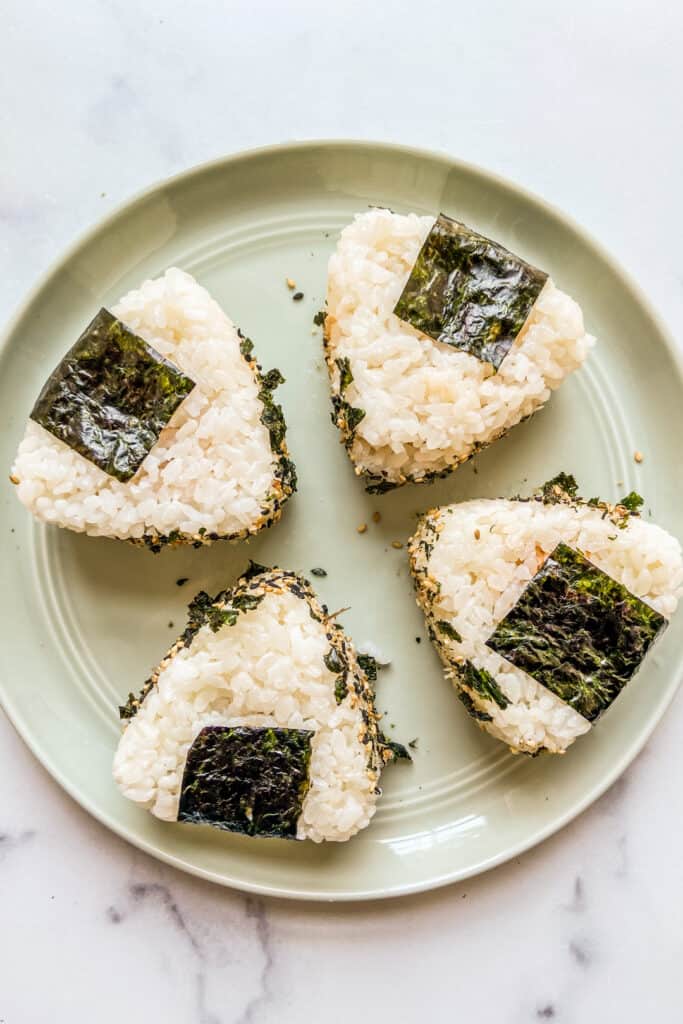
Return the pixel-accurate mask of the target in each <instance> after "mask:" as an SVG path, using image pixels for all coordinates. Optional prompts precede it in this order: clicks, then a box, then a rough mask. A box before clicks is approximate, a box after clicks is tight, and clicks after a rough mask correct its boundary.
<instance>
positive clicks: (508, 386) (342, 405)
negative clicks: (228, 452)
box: [323, 209, 594, 492]
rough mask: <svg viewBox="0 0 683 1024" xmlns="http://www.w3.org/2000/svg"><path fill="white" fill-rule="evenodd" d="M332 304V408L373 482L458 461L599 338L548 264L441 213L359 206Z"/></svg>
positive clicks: (391, 482)
mask: <svg viewBox="0 0 683 1024" xmlns="http://www.w3.org/2000/svg"><path fill="white" fill-rule="evenodd" d="M323 316H324V337H325V354H326V361H327V366H328V370H329V375H330V383H331V390H332V404H333V421H334V422H335V424H336V425H337V427H338V428H339V430H340V432H341V439H342V441H343V443H344V445H345V446H346V449H347V451H348V454H349V456H350V458H351V461H352V463H353V465H354V469H355V472H356V473H357V474H358V475H359V476H362V477H363V478H364V480H365V482H366V485H367V490H369V491H371V492H382V491H384V490H389V489H391V488H393V487H397V486H400V485H401V484H404V483H406V482H407V481H412V482H415V483H419V482H425V481H429V480H432V479H433V478H434V477H437V476H442V475H444V474H446V473H449V472H451V471H452V470H453V469H455V468H456V467H457V466H458V465H460V464H461V463H462V462H464V461H466V460H467V459H469V458H470V457H471V456H472V455H474V454H476V452H478V451H479V450H481V449H482V448H483V447H485V446H486V445H488V444H490V443H491V442H492V441H495V440H496V438H499V437H501V436H502V435H503V434H505V433H506V432H507V431H508V430H510V428H511V427H513V426H515V424H517V423H520V422H521V421H522V420H523V419H526V418H527V417H528V416H531V414H532V413H534V412H536V410H538V409H540V408H541V407H542V406H543V405H544V404H545V403H546V402H547V400H548V398H549V397H550V394H551V392H552V391H554V390H555V389H556V388H558V387H559V386H560V385H561V384H562V382H563V381H564V380H565V378H566V377H567V376H568V374H570V373H571V372H572V371H573V370H576V369H577V368H578V367H580V366H581V364H582V363H583V361H584V360H585V358H586V356H587V355H588V352H589V350H590V348H591V346H592V345H593V343H594V339H593V338H592V337H591V335H589V334H587V333H586V331H585V329H584V323H583V316H582V313H581V309H580V308H579V306H578V305H577V304H576V302H575V301H574V300H573V299H571V298H570V297H569V296H568V295H566V294H565V293H564V292H563V291H561V290H560V289H559V288H558V287H557V286H556V285H555V284H554V283H553V281H552V280H551V279H550V278H549V277H548V275H547V274H545V273H544V272H542V271H540V270H538V269H537V268H535V267H533V266H531V265H530V264H529V263H527V262H525V261H524V260H523V259H521V257H518V256H516V255H514V254H513V253H510V252H509V251H508V250H507V249H504V248H503V246H501V245H499V244H498V243H497V242H493V241H491V240H490V239H487V238H485V237H484V236H482V235H479V234H478V233H477V232H476V231H473V230H472V229H470V228H467V227H465V225H462V224H460V223H459V222H457V221H454V220H452V219H451V218H449V217H446V216H444V215H443V214H442V215H440V216H439V217H438V218H437V219H436V220H435V219H434V217H426V216H418V215H417V214H414V213H411V214H407V215H403V214H397V213H392V212H391V211H390V210H384V209H371V210H369V211H368V212H366V213H362V214H359V215H358V216H356V218H355V219H354V221H353V222H352V223H351V224H349V225H348V226H347V227H345V228H344V230H343V231H342V233H341V237H340V239H339V243H338V245H337V249H336V252H335V253H334V254H333V255H332V257H331V259H330V263H329V273H328V285H327V301H326V309H325V311H324V314H323Z"/></svg>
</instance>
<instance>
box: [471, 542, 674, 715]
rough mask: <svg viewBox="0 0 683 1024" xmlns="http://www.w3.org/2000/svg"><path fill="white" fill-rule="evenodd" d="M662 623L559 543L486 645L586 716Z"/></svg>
mask: <svg viewBox="0 0 683 1024" xmlns="http://www.w3.org/2000/svg"><path fill="white" fill-rule="evenodd" d="M667 624H668V623H667V620H666V619H665V618H664V616H663V615H660V614H659V612H656V611H655V610H654V608H651V607H650V605H648V604H646V603H645V602H644V601H641V600H640V599H639V598H638V597H636V596H635V595H634V594H632V593H631V592H630V591H629V590H627V588H626V587H625V586H623V585H622V584H621V583H618V582H617V581H616V580H615V579H613V578H612V577H611V576H609V575H608V574H607V573H605V572H603V571H602V570H601V569H598V567H597V566H595V565H593V563H592V562H590V561H589V560H588V559H587V558H586V557H585V556H584V555H583V554H581V552H580V551H576V550H575V549H573V548H571V547H569V546H568V545H567V544H563V543H560V544H558V545H557V547H556V548H555V550H554V551H553V552H552V554H551V555H550V556H549V557H548V558H547V559H546V560H545V562H544V563H543V565H542V566H541V568H540V569H539V570H538V572H537V573H536V574H535V576H533V577H532V579H531V580H530V582H529V583H528V585H527V586H526V588H525V589H524V591H523V592H522V594H521V595H520V597H519V599H518V600H517V603H516V604H515V605H514V607H513V608H512V609H511V610H510V611H509V612H508V614H507V615H506V616H505V617H504V618H503V619H501V621H500V622H499V623H498V625H497V626H496V629H495V631H494V632H493V634H492V635H491V636H490V637H489V639H488V640H487V641H486V644H487V646H488V647H490V648H491V650H493V651H495V652H496V653H497V654H500V655H501V656H502V657H504V658H506V659H507V660H508V661H511V662H512V664H513V665H516V666H517V667H518V668H521V669H523V670H524V671H525V672H527V673H528V674H529V675H530V676H533V678H534V679H536V681H537V682H539V683H542V684H543V686H545V687H547V689H549V690H552V692H553V693H555V694H556V695H557V696H558V697H559V698H560V699H561V700H563V701H564V702H565V703H566V704H569V705H571V707H573V708H574V710H575V711H577V712H578V713H579V714H580V715H583V717H584V718H586V719H588V721H589V722H592V721H595V719H596V718H598V716H599V715H601V714H602V712H603V711H605V710H606V709H607V708H608V707H609V706H610V704H611V703H612V701H613V700H614V699H615V698H616V697H617V696H618V695H619V693H620V692H621V690H622V689H623V687H624V686H625V685H626V683H627V682H628V681H629V679H630V678H631V677H632V676H633V675H634V674H635V673H636V672H637V670H638V668H639V667H640V664H641V662H642V660H643V658H644V657H645V655H646V654H647V652H648V649H649V648H650V646H651V644H652V643H653V642H654V641H655V640H656V639H657V637H658V636H659V634H660V633H661V632H662V631H663V630H664V629H665V627H666V626H667Z"/></svg>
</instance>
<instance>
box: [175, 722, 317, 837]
mask: <svg viewBox="0 0 683 1024" xmlns="http://www.w3.org/2000/svg"><path fill="white" fill-rule="evenodd" d="M312 737H313V732H312V731H310V730H307V729H281V728H275V727H270V726H269V727H265V728H248V727H244V726H239V727H234V728H231V727H229V726H207V727H206V728H204V729H202V730H201V732H200V733H199V735H198V736H197V737H196V739H195V740H194V743H193V744H192V746H191V747H190V749H189V751H188V753H187V760H186V762H185V771H184V773H183V781H182V786H181V791H180V805H179V808H178V821H185V822H192V823H193V824H198V825H202V824H203V825H214V826H216V827H217V828H222V829H225V830H226V831H228V832H242V833H244V834H245V835H248V836H269V837H272V838H287V839H295V838H296V830H297V822H298V819H299V815H300V814H301V808H302V805H303V802H304V798H305V796H306V793H307V792H308V788H309V785H310V780H309V768H310V761H311V739H312Z"/></svg>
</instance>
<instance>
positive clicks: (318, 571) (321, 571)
mask: <svg viewBox="0 0 683 1024" xmlns="http://www.w3.org/2000/svg"><path fill="white" fill-rule="evenodd" d="M311 573H312V575H313V576H327V572H326V570H325V569H321V568H320V566H316V567H315V569H311Z"/></svg>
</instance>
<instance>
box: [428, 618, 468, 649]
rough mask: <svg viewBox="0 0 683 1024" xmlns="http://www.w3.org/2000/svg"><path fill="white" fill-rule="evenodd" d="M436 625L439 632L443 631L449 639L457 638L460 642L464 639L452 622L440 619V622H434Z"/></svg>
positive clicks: (456, 640) (457, 641)
mask: <svg viewBox="0 0 683 1024" xmlns="http://www.w3.org/2000/svg"><path fill="white" fill-rule="evenodd" d="M434 627H435V629H437V630H438V631H439V633H443V635H444V636H447V637H448V639H449V640H455V642H456V643H458V644H459V643H460V642H461V641H462V637H461V636H460V634H459V633H458V631H457V629H456V628H455V626H451V624H450V622H446V621H445V620H444V619H440V620H439V622H436V623H435V624H434Z"/></svg>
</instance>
